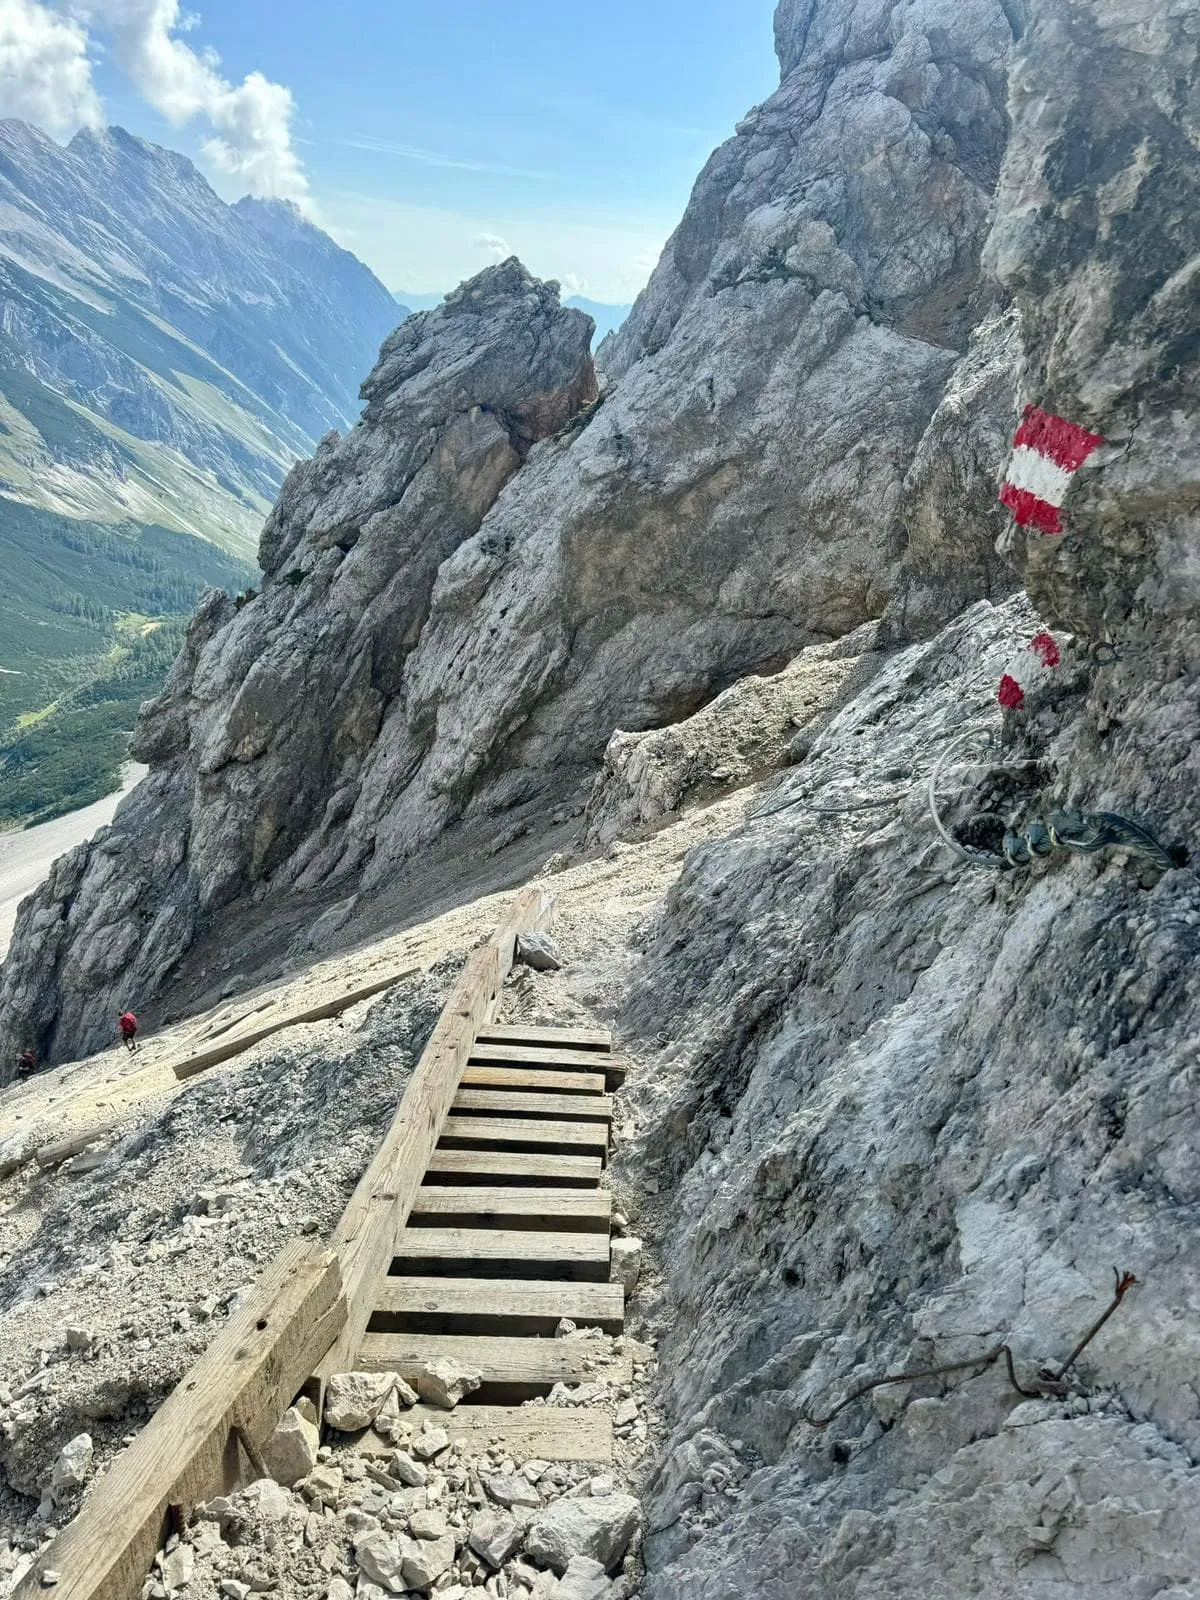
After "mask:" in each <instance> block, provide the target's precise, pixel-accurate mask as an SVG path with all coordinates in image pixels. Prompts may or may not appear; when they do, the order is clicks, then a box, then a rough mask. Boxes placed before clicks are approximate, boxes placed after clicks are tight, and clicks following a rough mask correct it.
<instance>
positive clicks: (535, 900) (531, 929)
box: [488, 888, 554, 1021]
mask: <svg viewBox="0 0 1200 1600" xmlns="http://www.w3.org/2000/svg"><path fill="white" fill-rule="evenodd" d="M553 913H554V896H553V895H552V894H550V893H549V892H548V891H547V890H545V889H538V888H530V889H522V890H521V892H520V894H518V895H517V897H516V898H515V899H514V901H513V903H512V906H511V907H510V909H509V913H508V915H507V916H506V917H505V919H504V921H503V922H502V923H501V924H500V926H499V927H498V928H497V929H496V931H495V933H494V934H493V935H492V937H491V941H490V942H491V944H492V946H493V947H494V949H495V950H496V951H497V953H498V954H499V957H500V982H501V983H503V982H504V980H505V978H507V977H508V974H509V972H510V971H511V970H512V964H513V959H514V956H515V953H516V943H517V935H518V934H521V933H537V932H540V931H542V930H544V929H547V928H549V926H550V922H551V919H552V917H553ZM499 1004H500V996H499V994H497V996H496V999H495V1002H494V1004H493V1006H492V1009H491V1011H490V1012H489V1014H488V1020H489V1021H490V1020H491V1018H492V1017H494V1016H495V1014H496V1011H497V1009H498V1007H499Z"/></svg>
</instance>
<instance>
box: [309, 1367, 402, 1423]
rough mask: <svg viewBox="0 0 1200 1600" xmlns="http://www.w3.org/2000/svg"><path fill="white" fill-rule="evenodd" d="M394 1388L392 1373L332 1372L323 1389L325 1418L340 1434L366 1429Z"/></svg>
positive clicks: (394, 1381)
mask: <svg viewBox="0 0 1200 1600" xmlns="http://www.w3.org/2000/svg"><path fill="white" fill-rule="evenodd" d="M395 1387H396V1375H395V1373H392V1372H335V1373H334V1375H333V1377H332V1378H330V1380H329V1383H328V1385H327V1386H326V1389H325V1421H326V1422H327V1423H328V1424H329V1426H330V1427H331V1428H336V1429H337V1430H338V1431H339V1433H356V1432H357V1431H358V1430H359V1429H360V1428H369V1427H370V1426H371V1424H372V1423H373V1422H374V1421H375V1418H376V1417H377V1416H378V1415H379V1413H380V1411H382V1409H383V1406H384V1402H385V1401H386V1400H387V1397H388V1395H390V1394H391V1392H392V1390H393V1389H394V1388H395Z"/></svg>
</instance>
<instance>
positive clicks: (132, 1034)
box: [117, 1011, 138, 1050]
mask: <svg viewBox="0 0 1200 1600" xmlns="http://www.w3.org/2000/svg"><path fill="white" fill-rule="evenodd" d="M117 1026H118V1027H119V1028H120V1030H121V1037H122V1039H124V1041H125V1043H126V1046H127V1047H128V1048H129V1049H130V1050H136V1049H137V1030H138V1020H137V1018H136V1017H135V1016H134V1014H133V1012H132V1011H122V1013H121V1015H120V1016H119V1017H118V1018H117Z"/></svg>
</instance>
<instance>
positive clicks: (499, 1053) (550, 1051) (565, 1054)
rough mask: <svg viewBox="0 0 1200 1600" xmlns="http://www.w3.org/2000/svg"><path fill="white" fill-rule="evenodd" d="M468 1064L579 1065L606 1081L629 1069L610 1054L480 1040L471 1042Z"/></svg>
mask: <svg viewBox="0 0 1200 1600" xmlns="http://www.w3.org/2000/svg"><path fill="white" fill-rule="evenodd" d="M471 1063H472V1065H479V1066H485V1065H490V1066H501V1065H503V1064H505V1063H509V1064H510V1065H513V1066H521V1067H551V1068H553V1067H559V1068H567V1069H574V1070H576V1071H578V1069H579V1068H580V1067H581V1066H588V1067H591V1068H592V1070H593V1071H595V1072H603V1073H605V1075H606V1076H608V1077H610V1078H614V1077H621V1078H623V1077H624V1076H625V1074H626V1072H627V1071H628V1070H629V1062H628V1061H627V1059H626V1058H625V1057H624V1056H614V1055H610V1054H608V1053H607V1052H605V1051H602V1050H594V1051H592V1053H591V1054H590V1055H586V1056H585V1055H584V1054H583V1052H582V1051H580V1050H560V1049H559V1048H557V1046H554V1045H525V1044H507V1043H505V1044H488V1043H486V1041H484V1040H482V1039H477V1040H476V1042H475V1047H474V1049H473V1050H472V1051H471Z"/></svg>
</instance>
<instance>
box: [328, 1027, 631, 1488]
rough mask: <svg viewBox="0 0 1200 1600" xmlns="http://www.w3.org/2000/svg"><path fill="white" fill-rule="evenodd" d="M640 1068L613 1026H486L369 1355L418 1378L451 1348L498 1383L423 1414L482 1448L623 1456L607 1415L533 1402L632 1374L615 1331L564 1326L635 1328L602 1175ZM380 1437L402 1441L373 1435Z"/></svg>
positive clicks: (376, 1364)
mask: <svg viewBox="0 0 1200 1600" xmlns="http://www.w3.org/2000/svg"><path fill="white" fill-rule="evenodd" d="M624 1071H625V1065H624V1062H623V1061H622V1059H621V1058H620V1057H619V1056H615V1055H614V1054H613V1053H612V1040H611V1037H610V1036H609V1034H607V1033H606V1032H603V1031H601V1030H599V1029H591V1028H535V1027H525V1026H509V1027H505V1026H497V1025H496V1024H490V1025H487V1026H484V1027H482V1028H480V1029H479V1031H478V1032H477V1034H476V1036H475V1040H474V1043H473V1045H472V1046H471V1049H470V1052H469V1054H468V1057H467V1061H466V1064H465V1066H464V1068H463V1071H462V1074H461V1077H460V1080H459V1086H458V1090H457V1093H456V1094H455V1096H454V1099H453V1101H452V1103H451V1106H450V1111H449V1114H448V1116H447V1117H446V1120H445V1123H444V1125H443V1128H442V1133H441V1137H440V1138H439V1139H438V1141H437V1145H436V1147H435V1149H434V1151H433V1154H432V1155H431V1157H430V1159H429V1162H428V1164H427V1166H426V1168H425V1173H424V1177H423V1181H422V1183H421V1185H420V1187H419V1189H418V1190H417V1192H416V1194H415V1196H414V1199H413V1204H412V1208H411V1210H410V1212H409V1216H408V1220H407V1223H406V1224H405V1226H404V1227H402V1228H401V1229H400V1230H399V1232H398V1234H397V1236H396V1239H395V1244H394V1249H393V1254H392V1259H391V1262H390V1263H389V1265H388V1269H387V1270H386V1271H385V1272H384V1273H383V1274H381V1275H380V1277H379V1278H378V1279H377V1280H376V1284H375V1290H374V1295H373V1300H372V1307H371V1312H370V1318H369V1321H368V1324H367V1329H366V1332H365V1334H364V1336H363V1338H362V1342H361V1344H360V1346H359V1350H358V1354H357V1356H356V1358H355V1360H354V1363H353V1365H354V1366H355V1367H357V1368H359V1369H361V1370H364V1371H388V1372H392V1371H394V1372H399V1373H400V1374H401V1375H402V1376H403V1377H404V1378H406V1379H408V1380H409V1381H410V1382H414V1383H415V1382H416V1380H417V1375H418V1372H419V1370H420V1369H421V1368H422V1367H423V1365H424V1364H425V1363H426V1362H427V1361H429V1360H431V1359H434V1358H436V1357H438V1356H449V1357H452V1358H453V1359H455V1360H457V1361H459V1362H461V1363H462V1365H463V1366H465V1367H471V1368H474V1369H476V1370H477V1371H479V1372H480V1373H481V1374H482V1377H483V1386H482V1388H481V1389H479V1390H478V1391H477V1393H476V1394H475V1395H472V1396H470V1397H469V1398H468V1399H467V1400H465V1401H463V1402H462V1403H461V1404H460V1405H459V1406H458V1407H457V1408H456V1409H455V1410H454V1411H453V1412H450V1413H447V1412H445V1411H434V1410H433V1409H431V1408H427V1407H425V1406H419V1407H417V1408H416V1410H415V1411H414V1412H412V1413H409V1417H410V1420H413V1421H415V1422H418V1423H420V1422H421V1421H422V1420H424V1419H425V1418H426V1417H428V1418H429V1419H430V1420H431V1421H435V1422H436V1423H437V1424H438V1425H439V1426H442V1427H445V1428H446V1429H447V1431H448V1432H449V1434H450V1436H451V1438H452V1439H456V1438H457V1439H460V1440H462V1441H463V1443H465V1444H467V1445H469V1446H473V1447H483V1446H486V1445H487V1444H488V1443H489V1442H491V1441H493V1440H501V1441H503V1442H504V1444H505V1445H506V1446H507V1447H508V1448H509V1449H510V1450H511V1451H513V1452H514V1453H517V1454H524V1455H526V1456H527V1457H528V1456H534V1457H538V1458H540V1459H543V1460H558V1461H609V1460H611V1458H612V1423H611V1421H610V1419H609V1417H608V1415H607V1413H604V1412H601V1411H596V1410H588V1409H572V1408H569V1407H565V1406H539V1407H522V1406H521V1405H520V1402H521V1401H523V1400H528V1399H531V1398H533V1397H535V1396H537V1395H543V1396H544V1395H546V1394H548V1393H549V1391H550V1389H551V1388H552V1386H553V1385H554V1384H556V1383H567V1384H578V1383H586V1382H595V1381H597V1380H599V1379H605V1380H608V1381H612V1382H621V1381H627V1380H628V1379H629V1378H630V1377H631V1376H632V1373H631V1367H630V1362H629V1358H628V1357H627V1356H622V1357H618V1356H614V1355H612V1354H611V1352H610V1350H609V1344H608V1341H607V1340H605V1341H596V1340H594V1339H585V1338H579V1339H569V1338H556V1337H554V1335H555V1330H556V1328H557V1327H558V1324H559V1322H560V1321H561V1320H562V1319H563V1318H568V1319H569V1320H571V1321H572V1322H574V1323H576V1324H577V1325H578V1326H580V1327H598V1328H601V1329H603V1330H604V1331H605V1333H608V1334H615V1333H620V1332H621V1329H622V1327H623V1325H624V1315H625V1305H624V1291H623V1290H622V1288H621V1285H620V1284H618V1283H610V1282H609V1281H608V1279H609V1229H610V1222H611V1213H612V1197H611V1195H610V1194H609V1193H608V1191H607V1190H604V1189H602V1188H601V1187H600V1180H601V1175H602V1172H603V1168H604V1164H605V1161H606V1159H607V1155H608V1142H609V1126H610V1123H611V1119H612V1100H611V1098H610V1096H609V1094H608V1093H607V1091H608V1090H609V1089H610V1088H612V1087H614V1086H615V1085H617V1084H618V1083H619V1082H620V1080H621V1079H622V1077H623V1076H624ZM364 1444H365V1448H366V1449H367V1450H368V1451H374V1450H378V1451H379V1452H383V1451H385V1450H387V1448H388V1446H386V1445H385V1444H384V1442H383V1441H382V1440H378V1441H376V1440H375V1439H374V1437H373V1436H372V1435H368V1436H367V1437H366V1440H365V1441H364Z"/></svg>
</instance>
